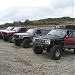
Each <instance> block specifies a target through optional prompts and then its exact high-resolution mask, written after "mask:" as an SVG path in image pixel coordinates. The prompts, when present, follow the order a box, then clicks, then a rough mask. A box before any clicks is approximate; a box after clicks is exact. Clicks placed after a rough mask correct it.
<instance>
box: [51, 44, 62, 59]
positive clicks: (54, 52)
mask: <svg viewBox="0 0 75 75" xmlns="http://www.w3.org/2000/svg"><path fill="white" fill-rule="evenodd" d="M61 53H62V48H61V46H60V45H54V46H53V47H52V48H51V50H50V56H51V58H52V59H53V60H59V59H60V58H61Z"/></svg>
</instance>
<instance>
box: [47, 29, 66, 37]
mask: <svg viewBox="0 0 75 75" xmlns="http://www.w3.org/2000/svg"><path fill="white" fill-rule="evenodd" d="M66 32H67V30H62V29H55V30H51V31H50V32H49V33H48V34H47V35H55V36H60V37H64V36H65V34H66Z"/></svg>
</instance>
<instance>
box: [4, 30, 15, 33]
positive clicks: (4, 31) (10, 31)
mask: <svg viewBox="0 0 75 75" xmlns="http://www.w3.org/2000/svg"><path fill="white" fill-rule="evenodd" d="M3 32H5V33H15V32H16V31H7V30H6V31H3Z"/></svg>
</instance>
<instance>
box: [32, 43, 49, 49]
mask: <svg viewBox="0 0 75 75" xmlns="http://www.w3.org/2000/svg"><path fill="white" fill-rule="evenodd" d="M33 45H35V46H37V47H41V48H47V47H49V46H50V45H49V44H42V43H33Z"/></svg>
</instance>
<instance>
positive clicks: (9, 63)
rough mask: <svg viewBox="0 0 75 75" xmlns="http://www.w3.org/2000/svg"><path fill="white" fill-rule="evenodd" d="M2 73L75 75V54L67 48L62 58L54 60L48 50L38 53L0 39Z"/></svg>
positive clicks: (0, 68)
mask: <svg viewBox="0 0 75 75" xmlns="http://www.w3.org/2000/svg"><path fill="white" fill-rule="evenodd" d="M0 75H75V55H74V54H73V50H72V51H70V50H69V51H67V50H66V51H65V52H63V53H62V57H61V59H60V60H52V59H51V58H50V57H49V54H47V53H46V52H43V53H42V54H40V55H37V54H34V53H33V51H32V48H26V49H25V48H22V47H17V46H15V45H14V44H13V43H8V42H5V41H3V40H0Z"/></svg>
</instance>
